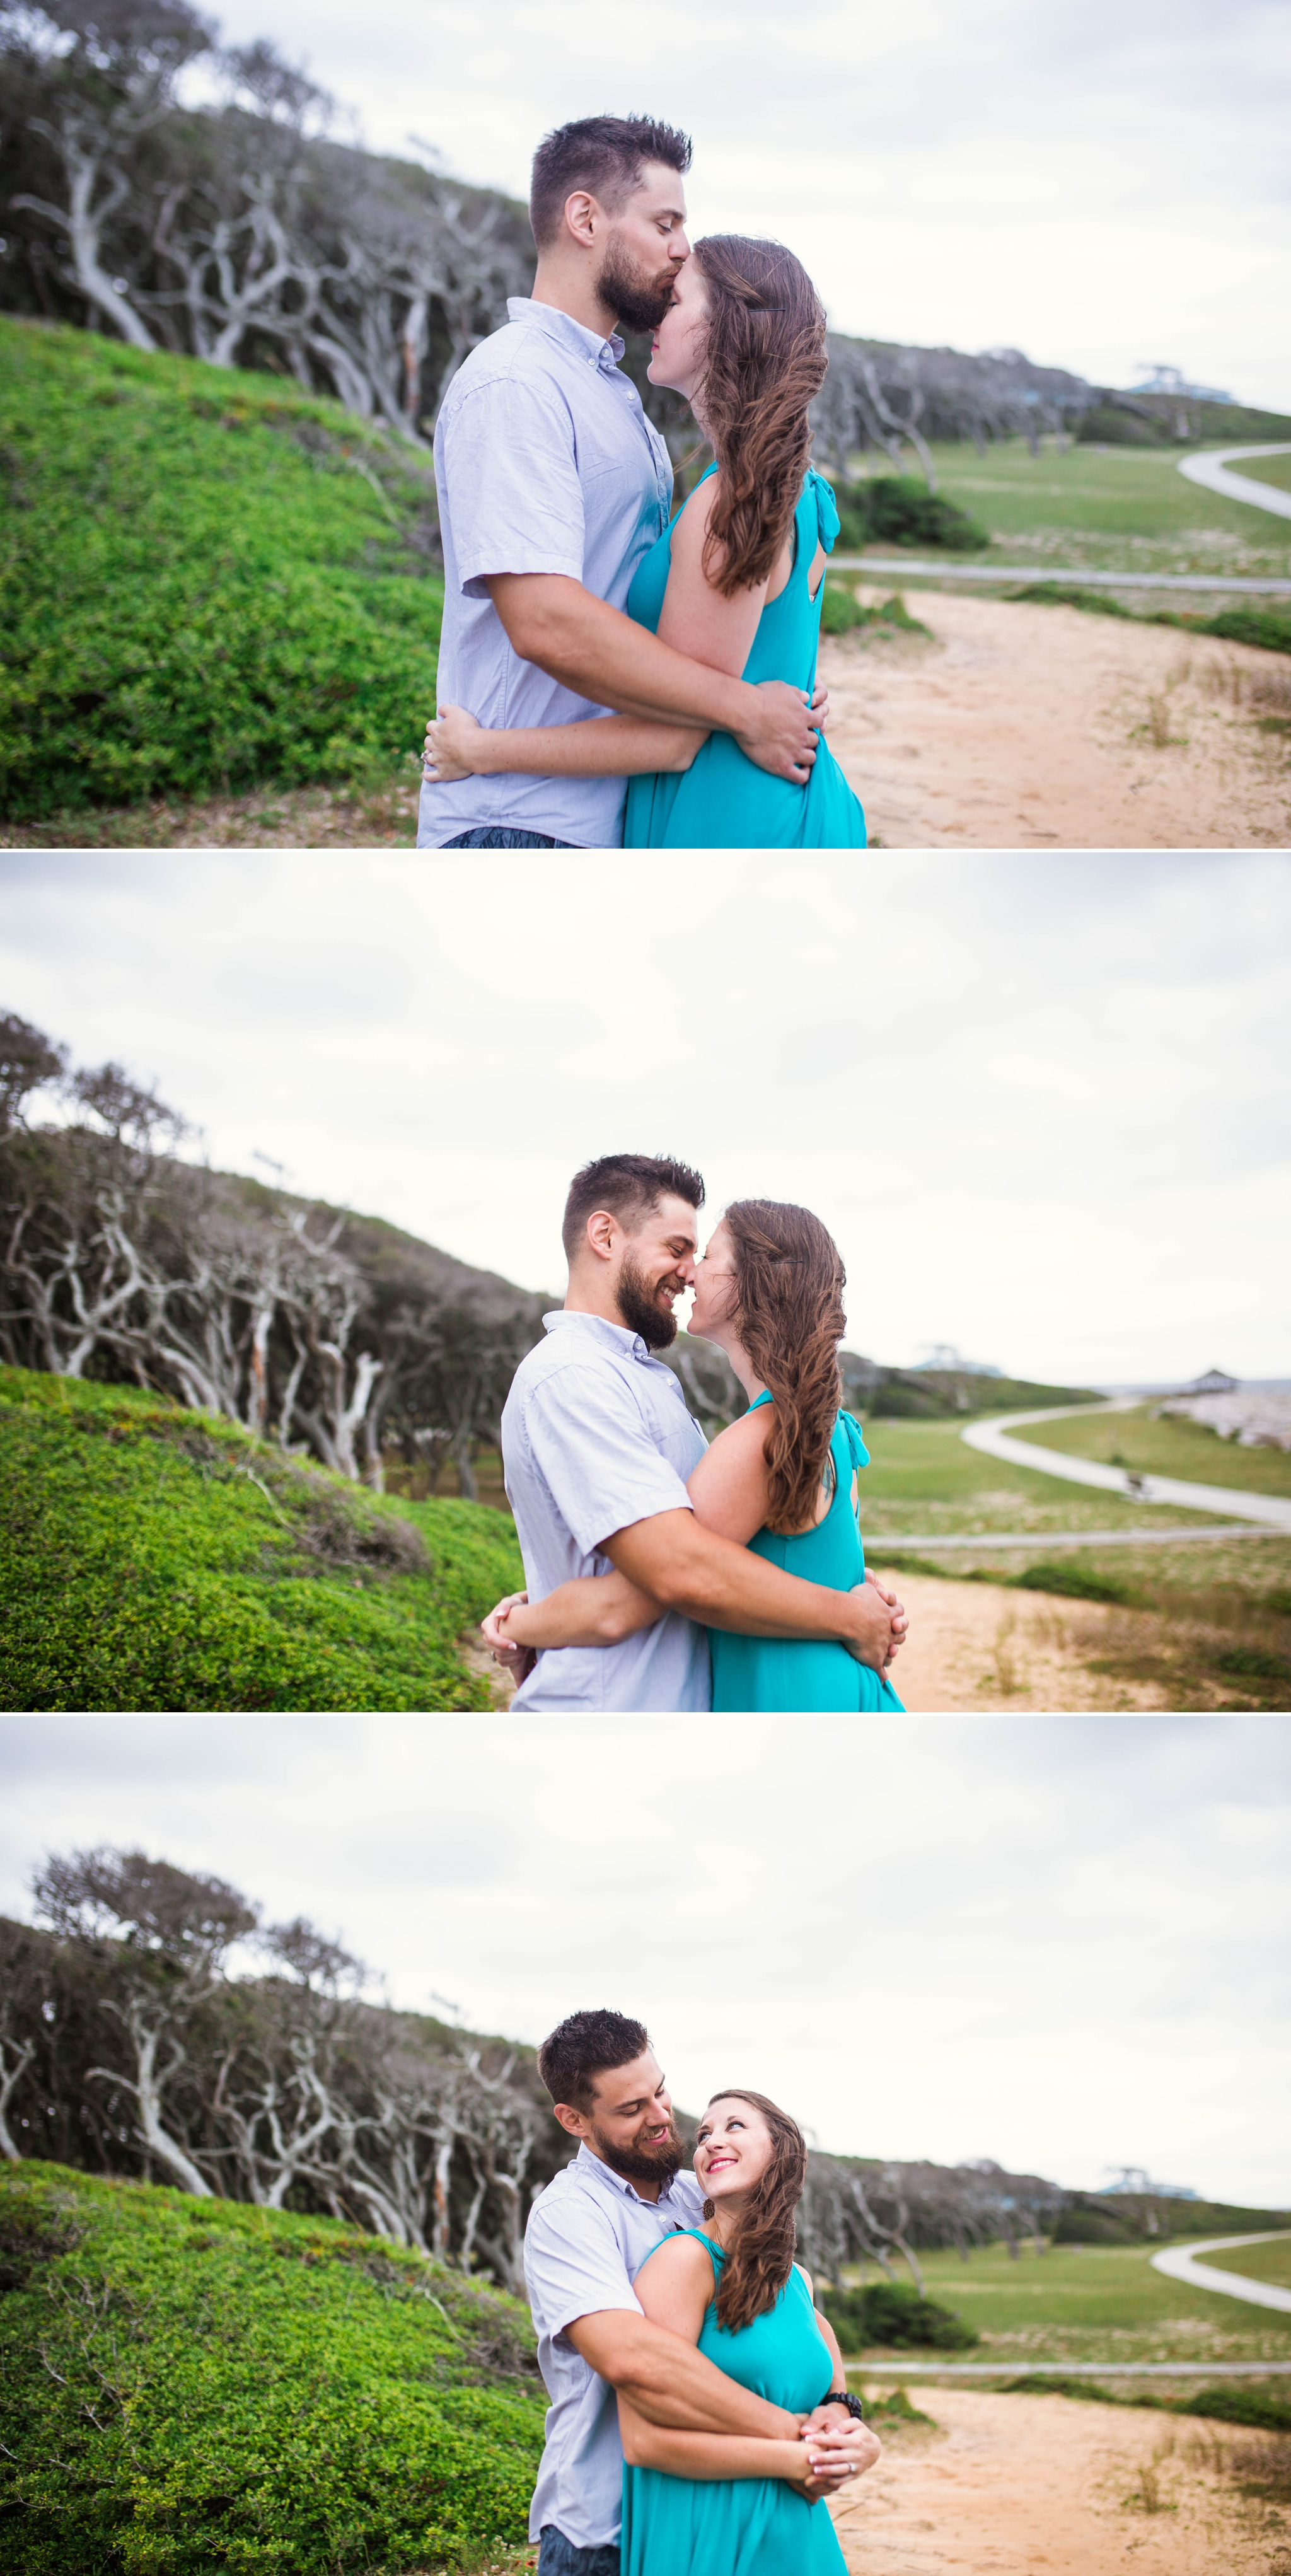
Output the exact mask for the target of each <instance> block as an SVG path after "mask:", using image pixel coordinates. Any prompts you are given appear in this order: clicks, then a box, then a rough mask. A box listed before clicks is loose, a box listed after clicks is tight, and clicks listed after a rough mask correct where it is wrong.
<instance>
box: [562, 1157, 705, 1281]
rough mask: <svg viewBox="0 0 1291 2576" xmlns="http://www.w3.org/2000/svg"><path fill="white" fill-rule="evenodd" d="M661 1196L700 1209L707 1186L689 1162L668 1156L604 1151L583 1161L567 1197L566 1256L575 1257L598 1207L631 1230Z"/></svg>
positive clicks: (570, 1258)
mask: <svg viewBox="0 0 1291 2576" xmlns="http://www.w3.org/2000/svg"><path fill="white" fill-rule="evenodd" d="M660 1199H684V1200H685V1201H686V1204H687V1206H688V1207H693V1208H702V1206H703V1204H704V1184H703V1182H702V1180H701V1179H700V1176H699V1174H698V1172H692V1170H691V1168H690V1165H689V1163H677V1162H674V1160H673V1158H672V1156H671V1155H670V1154H602V1155H601V1156H600V1158H599V1160H598V1161H597V1162H595V1163H584V1165H583V1168H582V1170H581V1172H575V1174H574V1177H573V1180H572V1181H571V1182H570V1184H569V1196H568V1198H567V1199H566V1201H565V1221H564V1224H563V1225H562V1227H561V1240H562V1242H563V1243H564V1246H565V1258H566V1260H567V1261H572V1260H573V1258H574V1255H575V1253H576V1252H577V1251H578V1248H579V1246H580V1244H581V1243H582V1240H583V1234H584V1229H585V1228H586V1225H587V1220H588V1218H589V1216H592V1215H593V1214H594V1213H595V1211H596V1209H598V1208H603V1209H604V1210H605V1212H606V1214H607V1215H608V1216H616V1217H618V1218H619V1219H620V1220H621V1221H622V1223H623V1224H624V1225H625V1226H626V1228H627V1231H628V1233H629V1234H632V1233H635V1232H636V1230H637V1228H636V1225H635V1224H634V1222H633V1220H638V1219H640V1218H642V1217H644V1216H648V1215H649V1213H650V1211H651V1209H652V1208H656V1207H657V1206H658V1204H659V1201H660Z"/></svg>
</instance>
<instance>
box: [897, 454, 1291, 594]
mask: <svg viewBox="0 0 1291 2576" xmlns="http://www.w3.org/2000/svg"><path fill="white" fill-rule="evenodd" d="M1241 434H1242V433H1241V431H1240V430H1234V431H1233V432H1232V433H1231V438H1232V443H1234V444H1235V443H1236V441H1237V440H1238V439H1239V438H1240V436H1241ZM1249 434H1250V436H1251V437H1252V438H1254V437H1255V435H1256V433H1255V432H1254V431H1252V432H1250V433H1249ZM1264 435H1265V436H1266V437H1268V438H1274V437H1277V436H1279V435H1281V436H1282V437H1288V436H1291V429H1288V428H1287V426H1286V425H1285V424H1283V426H1282V428H1281V430H1280V431H1279V430H1278V429H1276V428H1275V429H1270V430H1266V431H1265V433H1264ZM1180 453H1181V451H1180V450H1178V449H1175V448H1168V447H1118V448H1106V449H1102V448H1098V447H1081V446H1068V447H1066V448H1064V449H1063V450H1062V451H1061V452H1059V451H1058V450H1057V449H1056V448H1055V447H1054V445H1053V442H1052V440H1048V439H1046V440H1045V441H1044V442H1043V443H1042V445H1041V449H1040V453H1039V455H1038V456H1032V454H1031V453H1030V450H1029V449H1028V447H1027V445H1026V442H1025V440H1024V439H1020V438H1019V439H1008V440H1003V441H1001V443H1000V444H999V445H998V446H996V447H990V448H988V449H987V452H986V454H985V456H980V457H979V456H977V455H975V453H974V451H973V449H972V448H971V447H969V446H961V447H939V448H936V449H935V450H934V455H935V458H936V465H937V473H938V477H939V481H940V485H941V489H942V491H943V492H944V493H945V496H946V498H947V500H948V501H953V502H955V503H956V504H957V505H958V507H959V508H960V509H962V510H967V511H968V512H969V513H970V514H971V515H972V517H973V518H975V519H979V520H980V521H981V522H982V524H983V526H984V527H987V528H989V530H990V532H991V546H992V552H993V553H994V554H996V555H997V556H998V557H999V560H1000V562H1001V563H1014V564H1016V563H1039V564H1050V563H1052V564H1072V565H1075V566H1078V567H1080V568H1082V569H1085V570H1090V571H1107V572H1113V571H1115V572H1182V573H1188V572H1200V573H1208V574H1219V575H1223V574H1225V573H1230V574H1234V575H1246V576H1251V577H1255V578H1258V577H1259V576H1260V575H1261V574H1270V575H1276V576H1278V577H1279V578H1281V577H1282V576H1284V575H1287V574H1289V573H1291V521H1289V520H1286V519H1277V518H1274V517H1273V516H1272V515H1269V514H1266V513H1265V512H1264V511H1262V510H1258V509H1255V508H1254V507H1253V506H1252V504H1251V503H1250V502H1247V501H1230V500H1226V499H1225V498H1224V496H1223V495H1222V494H1221V493H1218V492H1207V491H1204V490H1203V489H1202V488H1201V486H1200V485H1199V484H1196V483H1190V482H1189V481H1188V480H1187V478H1186V476H1184V475H1182V474H1181V473H1180V472H1179V455H1180ZM1242 470H1243V471H1245V470H1246V469H1245V468H1243V469H1242ZM1252 470H1253V469H1252ZM877 551H879V550H878V549H876V552H877ZM889 551H890V549H889ZM980 560H981V561H982V562H984V563H989V560H990V557H989V556H985V557H982V558H980Z"/></svg>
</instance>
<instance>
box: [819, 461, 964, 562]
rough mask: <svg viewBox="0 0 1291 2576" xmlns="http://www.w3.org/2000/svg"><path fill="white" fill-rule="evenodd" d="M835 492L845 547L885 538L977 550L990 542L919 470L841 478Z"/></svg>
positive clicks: (886, 542) (898, 542)
mask: <svg viewBox="0 0 1291 2576" xmlns="http://www.w3.org/2000/svg"><path fill="white" fill-rule="evenodd" d="M834 497H835V499H836V501H837V503H838V519H839V534H838V542H839V545H840V546H841V547H842V548H843V549H844V551H849V550H851V549H852V548H854V547H862V546H873V545H878V544H884V545H890V546H940V547H942V548H944V550H945V551H946V552H947V553H948V554H976V553H977V552H978V551H979V550H980V548H981V547H983V546H989V544H990V542H991V540H990V532H989V530H988V529H986V528H984V527H982V525H981V523H980V521H978V520H977V519H974V518H972V517H971V516H970V514H969V512H968V511H967V510H961V509H960V507H959V505H958V503H957V502H955V501H948V500H947V499H946V497H945V494H944V493H941V492H930V491H929V489H928V486H927V484H926V483H924V482H922V481H921V480H920V478H919V476H918V475H917V474H876V475H874V476H872V477H871V478H869V479H868V480H866V481H865V482H863V483H842V484H840V485H839V486H838V489H837V491H836V493H835V495H834Z"/></svg>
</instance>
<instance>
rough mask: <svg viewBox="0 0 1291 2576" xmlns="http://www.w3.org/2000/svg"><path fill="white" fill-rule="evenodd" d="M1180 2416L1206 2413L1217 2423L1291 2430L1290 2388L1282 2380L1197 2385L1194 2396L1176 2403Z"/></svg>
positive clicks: (1284, 2430) (1274, 2430)
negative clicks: (1208, 2386)
mask: <svg viewBox="0 0 1291 2576" xmlns="http://www.w3.org/2000/svg"><path fill="white" fill-rule="evenodd" d="M1175 2411H1176V2413H1178V2414H1180V2415H1205V2416H1209V2417H1210V2418H1211V2419H1212V2421H1214V2422H1215V2423H1219V2424H1250V2425H1254V2426H1256V2427H1257V2428H1259V2429H1261V2430H1263V2431H1265V2432H1269V2433H1291V2389H1288V2387H1287V2386H1286V2383H1285V2381H1283V2382H1282V2383H1281V2384H1279V2383H1278V2382H1277V2381H1276V2380H1269V2381H1266V2382H1265V2383H1264V2384H1263V2385H1262V2386H1261V2385H1255V2386H1253V2385H1252V2384H1251V2382H1250V2381H1249V2380H1248V2381H1246V2382H1245V2383H1244V2384H1243V2382H1241V2381H1240V2380H1239V2381H1237V2382H1235V2383H1234V2384H1232V2385H1230V2386H1228V2387H1219V2388H1199V2389H1198V2391H1197V2394H1196V2396H1195V2397H1186V2398H1184V2399H1183V2400H1182V2401H1181V2402H1179V2403H1178V2404H1177V2405H1176V2409H1175Z"/></svg>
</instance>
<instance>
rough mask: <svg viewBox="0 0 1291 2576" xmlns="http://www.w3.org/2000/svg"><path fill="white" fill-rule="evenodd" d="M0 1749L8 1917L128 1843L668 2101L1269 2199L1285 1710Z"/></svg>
mask: <svg viewBox="0 0 1291 2576" xmlns="http://www.w3.org/2000/svg"><path fill="white" fill-rule="evenodd" d="M0 1758H2V1759H3V1767H4V1773H5V1777H6V1784H7V1785H6V1797H5V1803H4V1814H3V1819H2V1821H0V1907H2V1908H3V1910H4V1911H6V1912H14V1913H18V1914H19V1915H22V1916H24V1917H25V1916H26V1915H27V1914H28V1911H29V1900H28V1898H27V1895H26V1892H25V1890H26V1881H27V1878H28V1876H29V1874H30V1871H31V1869H32V1867H33V1865H34V1864H35V1863H36V1862H37V1861H38V1860H39V1859H40V1858H41V1857H42V1856H43V1854H44V1853H45V1852H46V1851H47V1850H50V1849H53V1850H65V1849H69V1848H72V1847H74V1846H77V1845H84V1844H87V1843H94V1842H98V1841H101V1840H103V1841H109V1842H116V1843H120V1844H125V1845H126V1846H137V1845H142V1847H143V1848H144V1849H145V1850H147V1851H150V1852H152V1853H154V1854H157V1853H161V1854H164V1855H165V1856H166V1857H168V1858H169V1859H171V1860H174V1861H177V1862H179V1863H180V1864H181V1865H183V1866H186V1867H189V1868H196V1869H204V1870H210V1871H214V1872H216V1873H218V1874H220V1875H222V1876H226V1877H229V1878H231V1879H232V1880H233V1881H234V1883H235V1884H236V1885H238V1886H241V1887H242V1888H243V1889H244V1890H246V1891H247V1892H248V1893H250V1894H251V1895H253V1896H256V1897H258V1898H261V1899H262V1900H263V1901H264V1903H265V1905H266V1907H267V1909H268V1913H269V1917H270V1919H277V1920H282V1919H284V1918H286V1917H290V1916H294V1915H295V1914H297V1913H299V1912H303V1913H305V1914H307V1915H310V1916H312V1917H313V1918H314V1919H315V1920H316V1921H318V1922H319V1923H320V1925H321V1926H322V1927H323V1928H324V1929H326V1930H327V1931H329V1932H332V1933H337V1932H339V1933H340V1934H341V1935H342V1937H343V1938H344V1939H345V1940H346V1941H347V1942H348V1943H349V1945H350V1946H351V1947H352V1948H353V1949H355V1950H357V1951H358V1953H359V1954H360V1956H362V1957H364V1958H366V1959H367V1960H368V1961H370V1962H371V1963H372V1964H373V1965H374V1966H376V1967H378V1968H380V1969H383V1970H384V1971H385V1973H386V1975H387V1977H388V1979H389V1992H390V1995H391V1998H392V1999H393V2000H394V2001H395V2002H398V2003H400V2004H404V2005H407V2006H409V2007H411V2008H420V2009H423V2010H432V2009H435V2010H439V2009H442V2005H439V2004H436V2003H435V2002H434V2000H433V1999H434V1998H435V1997H436V1996H438V1997H440V1998H443V1999H444V2000H445V2001H446V2002H447V2003H449V2004H451V2005H456V2006H457V2007H458V2008H459V2010H460V2013H461V2016H462V2018H463V2020H464V2022H466V2023H467V2024H474V2026H475V2027H476V2028H484V2029H498V2030H502V2031H504V2032H506V2033H507V2034H508V2035H509V2036H511V2037H515V2038H520V2039H525V2040H529V2041H536V2040H538V2039H540V2038H541V2037H542V2035H543V2033H544V2032H545V2031H546V2030H548V2029H549V2028H550V2027H551V2026H552V2024H553V2023H554V2022H555V2021H557V2020H558V2019H560V2018H561V2016H562V2015H563V2014H564V2013H566V2012H568V2011H572V2010H574V2009H575V2008H576V2007H578V2006H580V2005H585V2004H600V2003H609V2004H613V2005H615V2006H616V2007H617V2008H619V2009H620V2010H626V2011H630V2012H634V2013H638V2014H640V2015H641V2016H642V2017H643V2018H644V2019H646V2020H647V2022H648V2023H649V2025H650V2027H651V2029H652V2031H653V2034H654V2037H655V2040H656V2042H657V2044H658V2046H659V2049H660V2051H661V2053H662V2056H663V2060H664V2063H665V2066H666V2067H667V2070H668V2073H669V2075H670V2077H671V2079H672V2082H673V2086H674V2090H675V2093H676V2096H677V2098H678V2100H679V2101H680V2102H682V2103H683V2104H684V2105H687V2106H690V2107H694V2106H698V2105H701V2104H702V2103H703V2101H704V2100H705V2099H706V2098H707V2095H708V2094H709V2093H710V2092H711V2091H712V2090H713V2089H714V2088H715V2087H717V2086H718V2085H721V2084H729V2083H742V2084H749V2083H751V2084H753V2085H755V2086H757V2087H759V2088H761V2089H763V2090H765V2091H767V2092H770V2093H771V2094H772V2095H773V2096H776V2097H778V2098H779V2099H780V2100H782V2101H783V2102H785V2103H786V2104H787V2105H788V2106H789V2108H791V2109H792V2110H793V2111H794V2112H796V2113H797V2114H798V2116H799V2117H800V2118H801V2119H802V2120H803V2121H804V2122H805V2123H806V2124H807V2125H808V2126H809V2127H810V2128H811V2129H813V2130H814V2131H815V2133H816V2135H817V2137H818V2138H819V2140H820V2142H821V2144H822V2145H825V2146H828V2147H832V2148H834V2149H836V2150H839V2151H848V2150H850V2151H853V2152H857V2153H864V2154H872V2155H874V2154H877V2155H885V2154H886V2155H901V2156H920V2155H927V2156H932V2157H934V2158H936V2159H937V2160H939V2161H954V2160H956V2159H958V2158H959V2157H963V2156H975V2155H993V2156H996V2157H998V2158H999V2160H1000V2161H1001V2162H1002V2163H1004V2164H1007V2165H1010V2166H1012V2167H1014V2168H1015V2169H1023V2170H1036V2171H1039V2172H1041V2173H1046V2174H1049V2175H1052V2176H1054V2177H1055V2178H1057V2179H1058V2180H1060V2181H1063V2182H1066V2183H1069V2184H1076V2185H1081V2186H1084V2187H1086V2188H1091V2187H1097V2186H1098V2185H1099V2184H1101V2183H1103V2182H1104V2181H1105V2180H1106V2179H1107V2168H1108V2167H1109V2166H1112V2165H1116V2164H1122V2163H1124V2164H1136V2165H1145V2166H1146V2167H1147V2168H1148V2170H1149V2172H1151V2173H1152V2174H1153V2175H1154V2177H1155V2178H1156V2179H1158V2180H1164V2181H1167V2182H1179V2183H1186V2184H1191V2185H1192V2186H1193V2187H1194V2188H1196V2189H1197V2190H1200V2191H1202V2192H1205V2193H1213V2194H1217V2195H1221V2196H1224V2197H1231V2198H1233V2199H1236V2200H1239V2201H1246V2202H1248V2203H1249V2202H1254V2203H1255V2204H1256V2205H1257V2206H1261V2207H1270V2206H1272V2207H1279V2206H1285V2205H1286V2204H1287V2202H1288V2200H1291V2152H1289V2151H1288V2144H1287V2142H1288V2140H1289V2139H1291V2118H1289V2117H1288V2111H1289V2110H1291V2105H1289V2104H1288V2102H1287V2099H1286V2089H1287V2088H1286V2069H1287V2064H1288V2052H1287V2048H1286V2034H1285V2031H1284V2028H1283V2023H1284V2020H1285V2007H1286V1980H1285V1975H1284V1973H1283V1965H1282V1962H1283V1960H1284V1958H1285V1948H1286V1931H1287V1923H1286V1915H1287V1887H1288V1883H1289V1879H1291V1872H1289V1870H1288V1861H1289V1860H1291V1852H1289V1851H1288V1833H1287V1824H1288V1813H1289V1810H1291V1740H1289V1739H1288V1733H1287V1728H1286V1725H1285V1723H1284V1721H1283V1720H1282V1719H1280V1718H1276V1717H1253V1716H1252V1717H1190V1718H1182V1717H1151V1716H1138V1715H1136V1716H1134V1717H1131V1718H1113V1717H1070V1718H1046V1719H1036V1718H1033V1717H980V1718H977V1717H956V1718H935V1717H934V1718H926V1717H925V1718H918V1717H916V1718H905V1719H902V1720H901V1721H900V1722H899V1723H898V1724H897V1725H895V1726H893V1725H892V1724H891V1723H890V1721H888V1720H886V1719H873V1718H860V1719H858V1720H857V1721H856V1722H855V1723H854V1725H851V1726H849V1727H847V1728H845V1729H841V1730H839V1729H836V1730H834V1732H833V1734H832V1735H826V1734H825V1733H824V1732H822V1730H821V1729H820V1727H819V1726H814V1727H812V1728H810V1729H808V1728H806V1727H804V1728H802V1729H801V1730H800V1731H796V1730H795V1727H794V1722H793V1721H792V1720H789V1721H786V1720H784V1719H782V1718H776V1719H765V1718H745V1719H739V1720H737V1721H732V1720H730V1719H721V1720H718V1719H714V1720H713V1721H712V1722H711V1724H709V1725H707V1726H705V1727H702V1728H701V1731H700V1734H699V1737H698V1740H697V1737H696V1728H695V1721H694V1720H693V1719H691V1718H684V1719H674V1718H667V1717H662V1718H653V1719H651V1720H649V1721H640V1720H633V1721H631V1722H622V1721H614V1720H609V1721H604V1722H602V1723H600V1724H594V1723H589V1722H587V1721H585V1720H582V1719H576V1718H568V1719H557V1720H554V1721H553V1720H547V1721H544V1723H543V1725H542V1727H541V1728H534V1726H533V1725H532V1723H531V1722H529V1721H525V1720H521V1719H517V1718H493V1719H485V1718H479V1719H474V1720H471V1719H460V1718H458V1719H445V1718H440V1719H436V1718H425V1717H320V1716H310V1717H276V1718H273V1719H270V1720H266V1719H265V1718H263V1717H259V1716H257V1717H200V1718H198V1717H186V1718H175V1717H170V1716H167V1717H155V1718H141V1717H120V1716H116V1717H113V1718H112V1719H111V1721H110V1722H108V1721H105V1720H104V1719H103V1718H102V1717H89V1718H80V1717H60V1716H47V1717H43V1718H42V1719H41V1721H40V1724H39V1726H38V1727H33V1726H32V1725H31V1723H30V1721H28V1720H15V1719H13V1718H9V1719H5V1720H0Z"/></svg>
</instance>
